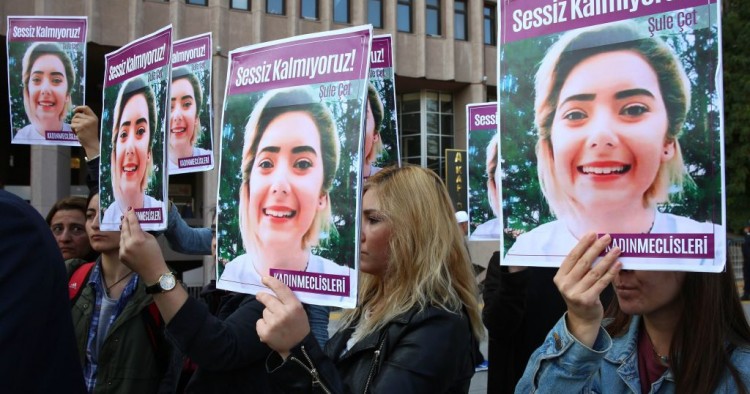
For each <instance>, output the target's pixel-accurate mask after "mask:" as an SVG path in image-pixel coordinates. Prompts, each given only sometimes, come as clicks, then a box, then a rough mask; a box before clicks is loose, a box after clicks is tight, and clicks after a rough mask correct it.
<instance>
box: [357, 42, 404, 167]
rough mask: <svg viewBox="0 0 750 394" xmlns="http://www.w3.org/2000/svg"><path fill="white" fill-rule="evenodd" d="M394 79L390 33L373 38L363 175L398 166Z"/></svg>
mask: <svg viewBox="0 0 750 394" xmlns="http://www.w3.org/2000/svg"><path fill="white" fill-rule="evenodd" d="M396 111H397V110H396V78H395V73H394V71H393V40H392V38H391V35H390V34H385V35H380V36H375V37H373V38H372V49H371V51H370V81H369V84H368V86H367V119H366V122H365V133H364V137H365V143H364V156H363V157H364V162H363V163H362V177H363V178H364V179H367V178H368V177H370V176H372V175H375V174H376V173H377V172H378V171H380V169H381V168H383V167H386V166H389V165H401V154H400V150H399V135H398V113H397V112H396Z"/></svg>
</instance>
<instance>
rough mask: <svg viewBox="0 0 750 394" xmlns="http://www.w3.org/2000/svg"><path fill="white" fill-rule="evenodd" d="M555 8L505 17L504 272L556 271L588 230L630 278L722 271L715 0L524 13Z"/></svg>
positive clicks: (517, 7)
mask: <svg viewBox="0 0 750 394" xmlns="http://www.w3.org/2000/svg"><path fill="white" fill-rule="evenodd" d="M547 3H548V2H543V1H528V2H517V1H515V2H514V1H505V2H504V9H503V13H502V20H503V26H504V27H503V30H502V31H501V50H500V51H499V54H500V55H499V56H500V58H499V59H500V60H499V61H498V67H499V72H498V75H499V79H500V80H502V81H506V82H504V83H502V84H499V86H500V92H499V97H500V104H499V113H500V120H501V122H500V130H501V132H500V135H501V138H500V140H501V142H500V147H501V148H500V149H501V152H500V156H501V157H502V158H503V159H502V161H501V172H502V175H501V178H502V179H501V182H502V188H501V200H502V207H503V212H502V213H503V214H504V216H503V227H504V236H503V238H502V244H503V250H504V251H505V253H506V254H505V258H504V259H503V261H502V263H503V264H505V265H510V266H513V265H525V266H552V267H554V266H559V265H560V263H561V262H562V260H563V259H564V258H565V256H566V255H567V253H568V252H569V251H570V250H571V249H572V248H573V246H574V245H575V244H576V243H577V241H578V239H580V237H581V236H582V235H583V234H585V233H587V232H590V231H593V232H596V233H598V234H599V235H600V236H602V235H604V234H610V235H611V236H612V243H611V246H610V247H615V246H617V247H619V248H620V249H621V250H622V254H621V257H620V260H621V261H622V263H623V268H625V269H637V270H673V271H702V272H719V271H721V270H722V269H723V268H724V264H725V260H726V233H725V231H726V230H725V227H724V225H725V203H724V201H725V188H724V150H723V146H724V144H723V140H724V137H723V112H722V107H723V98H722V90H721V83H722V78H721V67H720V65H721V52H720V48H721V34H720V32H721V23H720V12H719V9H718V4H717V2H716V1H713V0H711V1H709V0H700V1H698V0H688V1H681V2H649V4H645V2H644V3H643V4H640V3H639V5H640V7H636V8H627V7H624V8H623V7H621V5H618V4H619V2H615V3H611V2H609V3H606V2H603V3H601V4H599V3H596V4H599V5H600V6H598V7H593V6H586V7H583V6H582V5H581V3H578V2H565V1H562V2H557V4H556V5H560V4H564V5H566V6H567V11H565V12H563V13H560V14H557V17H556V18H555V19H554V20H552V19H550V20H547V19H544V18H542V19H539V20H536V19H534V18H533V17H531V18H525V17H524V15H532V16H533V15H536V11H535V10H539V9H542V10H543V9H545V8H544V7H547V6H550V4H547ZM605 3H606V4H605ZM590 4H594V3H593V2H592V3H590ZM605 5H606V6H605ZM502 53H505V54H511V53H512V54H513V56H502ZM540 196H542V197H543V198H540Z"/></svg>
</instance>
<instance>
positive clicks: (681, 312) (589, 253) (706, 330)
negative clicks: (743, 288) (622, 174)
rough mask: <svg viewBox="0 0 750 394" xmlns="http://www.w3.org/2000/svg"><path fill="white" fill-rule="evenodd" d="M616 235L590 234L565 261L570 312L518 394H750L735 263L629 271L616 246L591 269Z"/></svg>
mask: <svg viewBox="0 0 750 394" xmlns="http://www.w3.org/2000/svg"><path fill="white" fill-rule="evenodd" d="M610 240H611V238H610V237H609V236H608V235H606V236H604V237H602V238H600V239H598V240H597V239H596V236H595V234H593V233H591V234H587V235H585V236H584V237H582V238H581V241H580V242H579V243H578V245H577V246H576V247H575V248H574V249H573V250H572V251H571V252H570V254H568V256H567V257H566V259H565V261H564V262H563V263H562V265H561V266H560V269H559V270H558V272H557V275H556V276H555V279H554V282H555V284H556V285H557V287H558V289H559V290H560V293H561V294H562V295H563V298H564V299H565V303H566V304H567V306H568V311H567V312H566V314H565V316H563V317H562V318H561V319H560V321H559V322H558V323H557V324H556V325H555V327H554V328H553V329H552V331H550V333H549V335H548V336H547V338H546V339H545V341H544V344H542V346H541V347H539V349H537V350H536V351H535V352H534V354H533V355H532V356H531V359H530V361H529V364H528V365H527V366H526V371H525V372H524V375H523V378H521V381H520V382H519V383H518V386H516V393H528V392H566V393H573V392H597V393H601V392H606V393H631V392H634V393H639V392H640V393H673V392H677V393H687V392H691V393H710V392H722V393H724V392H727V393H738V392H739V393H747V392H748V387H750V327H749V326H748V323H747V320H746V318H745V314H744V312H743V309H742V305H741V304H740V301H739V297H738V294H737V288H736V286H735V282H734V278H733V275H732V270H731V269H729V270H726V271H725V272H724V273H718V274H714V273H695V272H687V273H686V272H657V271H631V270H621V267H622V264H621V263H620V262H616V260H617V257H618V255H619V253H620V252H619V249H618V248H612V249H611V250H610V252H609V253H607V255H606V256H605V257H604V258H603V259H602V260H601V261H600V262H599V263H598V264H597V265H596V266H595V267H593V268H592V267H591V264H592V262H593V261H594V260H595V259H596V258H597V257H598V256H599V255H600V253H601V252H602V251H603V250H604V249H605V247H606V246H607V245H608V244H609V242H610ZM610 283H613V284H614V288H615V293H616V295H617V297H616V298H615V299H614V300H613V302H612V304H611V305H610V306H609V308H608V310H607V314H606V315H607V317H608V319H606V320H604V319H603V318H604V315H605V314H604V308H603V306H602V304H601V302H600V301H599V294H600V293H601V291H602V290H603V289H604V288H606V287H607V286H609V284H610ZM603 320H604V322H603Z"/></svg>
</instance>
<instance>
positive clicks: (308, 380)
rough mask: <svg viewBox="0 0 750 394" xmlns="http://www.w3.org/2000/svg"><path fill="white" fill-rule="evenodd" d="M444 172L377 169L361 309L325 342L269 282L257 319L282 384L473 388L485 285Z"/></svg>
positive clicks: (334, 388)
mask: <svg viewBox="0 0 750 394" xmlns="http://www.w3.org/2000/svg"><path fill="white" fill-rule="evenodd" d="M462 238H463V237H462V236H461V233H460V231H459V229H458V226H457V225H456V219H455V217H454V215H453V209H452V207H451V203H450V197H448V192H447V190H446V189H445V185H444V184H443V182H442V180H441V179H440V178H439V177H438V176H437V175H436V174H435V173H434V172H432V171H430V170H428V169H425V168H422V167H416V166H406V167H403V168H396V167H387V168H384V169H383V170H381V171H379V172H378V173H377V174H375V175H373V176H371V177H370V178H369V179H368V180H367V182H366V183H365V186H364V191H363V197H362V232H361V235H360V245H361V248H360V271H361V275H362V282H361V286H360V291H359V302H358V306H357V308H355V309H353V310H350V311H349V312H347V313H346V314H345V316H344V317H343V325H342V327H341V329H339V331H338V332H337V333H336V334H335V335H334V336H333V338H331V340H330V341H329V342H328V345H327V346H326V348H325V351H323V350H321V348H320V346H319V345H318V343H317V341H315V339H314V337H313V335H312V334H311V332H310V327H309V325H308V323H307V319H306V318H305V312H304V310H303V308H302V304H301V303H300V302H299V301H298V300H297V298H296V297H295V295H294V293H292V291H291V290H290V289H289V288H288V287H287V286H286V285H284V284H283V283H282V282H280V281H279V280H277V279H275V278H273V277H269V276H265V277H264V278H263V282H264V283H265V284H266V285H267V286H269V287H270V288H271V289H272V290H273V291H274V293H275V296H274V295H271V294H269V293H259V294H258V295H257V298H258V300H259V301H260V302H262V303H263V304H264V305H265V306H266V309H265V310H264V311H263V318H262V319H260V320H258V322H257V323H256V329H257V333H258V335H259V336H260V338H261V340H262V341H263V342H265V343H266V344H268V346H269V347H270V348H271V349H273V350H274V352H273V353H271V354H270V355H269V357H268V359H267V360H266V363H265V365H266V369H267V371H268V372H269V373H270V378H271V381H272V382H273V384H274V387H275V388H276V389H278V390H280V391H282V392H318V391H321V392H327V393H331V392H334V393H343V392H346V393H350V392H352V393H354V392H356V393H363V392H369V393H467V392H468V391H469V385H470V382H471V377H472V376H473V375H474V365H475V364H476V359H475V355H476V353H477V349H478V340H479V338H481V337H482V335H483V329H482V327H481V320H480V316H479V306H478V303H477V299H476V294H477V289H476V284H475V282H474V276H473V275H472V271H471V265H470V264H469V261H468V256H467V253H466V250H465V248H464V245H463V242H462Z"/></svg>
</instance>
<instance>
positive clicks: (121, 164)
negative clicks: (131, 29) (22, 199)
mask: <svg viewBox="0 0 750 394" xmlns="http://www.w3.org/2000/svg"><path fill="white" fill-rule="evenodd" d="M171 58H172V26H171V25H170V26H167V27H165V28H162V29H160V30H158V31H156V32H154V33H152V34H150V35H148V36H145V37H142V38H139V39H137V40H134V41H132V42H130V43H128V44H127V45H125V46H123V47H122V48H120V49H118V50H116V51H114V52H110V53H108V54H107V55H106V56H105V59H104V70H105V71H104V92H103V98H102V103H103V105H102V121H101V141H100V152H101V158H100V160H99V214H100V217H99V220H100V228H101V229H102V230H103V231H119V229H120V228H119V227H120V221H121V220H120V218H121V217H122V216H123V215H124V212H127V210H128V209H129V208H132V209H133V210H134V211H135V213H136V215H137V216H138V220H139V221H140V223H141V228H143V229H144V230H162V229H165V228H166V227H167V203H166V198H167V192H166V190H167V179H168V178H167V171H166V167H165V165H166V157H165V152H164V150H165V147H164V144H165V135H166V130H168V126H169V125H168V123H167V122H169V106H170V95H169V88H170V84H171V81H172V78H171V71H172V66H171Z"/></svg>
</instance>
